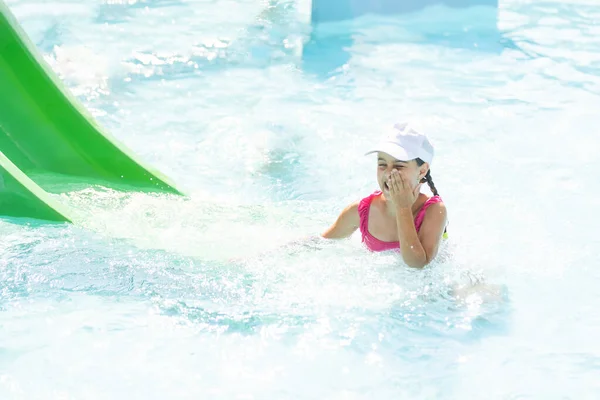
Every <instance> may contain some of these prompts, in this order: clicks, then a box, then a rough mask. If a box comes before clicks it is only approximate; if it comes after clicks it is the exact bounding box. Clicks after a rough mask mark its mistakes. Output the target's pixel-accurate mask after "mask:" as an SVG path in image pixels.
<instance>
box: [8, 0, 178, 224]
mask: <svg viewBox="0 0 600 400" xmlns="http://www.w3.org/2000/svg"><path fill="white" fill-rule="evenodd" d="M44 172H48V173H50V174H58V175H61V176H65V177H69V176H72V177H77V178H78V179H81V177H84V178H90V179H91V180H100V181H103V182H107V183H110V182H112V183H115V184H118V185H126V186H131V187H136V188H140V189H145V190H152V191H164V192H168V193H176V194H181V192H180V191H179V190H178V189H177V188H176V187H175V185H174V184H173V183H172V182H170V181H169V179H168V178H167V177H165V176H162V174H160V173H159V172H158V171H155V170H153V169H152V168H150V167H148V166H145V165H143V163H142V162H141V161H140V160H138V159H136V157H135V156H134V155H133V154H132V152H131V151H129V150H128V149H126V148H125V147H124V146H123V145H122V144H120V143H118V142H117V141H116V140H115V139H114V138H113V137H111V136H110V135H109V134H108V133H107V132H105V131H104V130H103V129H102V127H100V126H99V124H98V123H97V122H96V121H95V120H94V119H93V117H92V116H91V115H90V114H89V113H88V112H87V110H86V109H85V108H84V107H83V106H82V105H81V104H80V103H79V102H78V100H77V99H76V98H75V97H74V96H72V95H71V93H70V92H69V91H68V89H67V88H66V87H65V86H64V84H63V83H62V82H61V81H60V79H59V78H58V76H56V74H55V73H54V72H53V71H52V69H51V68H50V66H49V65H48V64H47V63H46V62H45V61H44V59H43V58H42V56H41V54H40V53H39V51H38V50H37V48H36V47H35V46H34V45H33V44H32V43H31V41H30V40H29V38H28V37H27V35H26V34H25V32H24V31H23V29H22V28H21V27H20V25H19V24H18V22H17V20H16V18H15V17H14V16H13V15H12V14H11V12H10V10H9V9H8V7H7V6H6V4H4V3H3V1H2V0H0V215H5V216H16V217H31V218H42V219H49V220H58V221H70V220H71V218H70V216H69V210H68V208H67V207H66V206H61V205H60V204H58V203H57V202H56V201H55V200H53V196H52V195H50V194H49V193H48V192H47V191H45V190H44V185H43V181H41V182H40V181H39V179H37V178H32V177H39V176H40V173H41V174H43V173H44ZM36 180H37V181H36Z"/></svg>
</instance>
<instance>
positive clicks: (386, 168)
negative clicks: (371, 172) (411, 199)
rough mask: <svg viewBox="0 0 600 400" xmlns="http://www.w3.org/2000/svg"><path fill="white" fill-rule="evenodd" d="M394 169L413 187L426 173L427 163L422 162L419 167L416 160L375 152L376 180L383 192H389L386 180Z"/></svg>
mask: <svg viewBox="0 0 600 400" xmlns="http://www.w3.org/2000/svg"><path fill="white" fill-rule="evenodd" d="M395 169H396V170H398V172H400V173H401V174H402V176H403V177H404V179H405V180H406V181H407V182H409V183H410V185H411V187H413V188H414V187H416V186H417V185H418V184H419V182H420V181H421V179H422V178H423V177H424V176H425V174H426V173H427V169H428V165H427V163H424V164H423V165H421V166H420V167H419V166H418V165H417V161H416V160H410V161H400V160H397V159H395V158H394V157H392V156H391V155H389V154H387V153H383V152H379V153H377V182H378V183H379V187H380V188H381V191H382V192H383V193H386V194H387V193H389V188H388V185H387V181H388V179H389V177H390V175H391V174H392V171H393V170H395Z"/></svg>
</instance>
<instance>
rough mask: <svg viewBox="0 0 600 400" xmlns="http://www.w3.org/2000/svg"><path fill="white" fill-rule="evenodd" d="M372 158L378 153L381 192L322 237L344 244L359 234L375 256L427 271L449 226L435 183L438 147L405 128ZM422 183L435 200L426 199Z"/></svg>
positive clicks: (344, 215) (357, 204)
mask: <svg viewBox="0 0 600 400" xmlns="http://www.w3.org/2000/svg"><path fill="white" fill-rule="evenodd" d="M372 153H377V182H378V184H379V188H380V190H377V191H375V192H374V193H372V194H370V195H369V196H367V197H365V198H363V199H362V200H359V201H356V202H354V203H352V204H350V205H348V206H347V207H346V208H345V209H344V210H343V211H342V212H341V214H340V215H339V216H338V218H337V220H336V221H335V222H334V223H333V225H331V226H330V227H329V228H328V229H327V230H326V231H325V232H323V233H322V234H321V236H322V237H323V238H326V239H341V238H346V237H349V236H350V235H352V234H353V233H354V232H355V231H356V230H357V229H360V232H361V235H362V241H363V243H364V244H365V245H366V246H367V247H368V248H369V249H370V250H371V251H386V250H395V251H399V252H400V253H401V255H402V258H403V260H404V262H405V263H406V264H407V265H409V266H410V267H414V268H423V267H424V266H426V265H427V264H429V263H430V262H431V261H432V260H433V259H434V258H435V257H436V255H437V253H438V249H439V245H440V242H441V240H442V237H443V236H444V234H445V229H446V224H447V212H446V207H445V205H444V203H443V202H442V199H441V197H440V196H439V194H438V192H437V189H436V188H435V186H434V184H433V180H432V179H431V172H430V167H431V163H432V161H433V153H434V151H433V146H432V144H431V143H430V142H429V140H428V139H427V137H426V136H425V135H424V134H422V133H419V132H417V131H416V130H415V129H414V128H413V127H412V126H411V125H410V124H408V123H401V124H396V125H395V126H394V129H393V130H392V132H390V134H389V135H387V137H386V138H384V140H383V141H382V142H381V143H379V145H377V146H375V147H374V148H373V149H372V150H371V151H369V152H368V153H367V154H372ZM423 183H427V185H428V186H429V188H430V189H431V192H432V193H433V196H432V197H428V196H427V195H426V194H424V193H421V185H422V184H423Z"/></svg>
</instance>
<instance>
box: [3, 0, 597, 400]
mask: <svg viewBox="0 0 600 400" xmlns="http://www.w3.org/2000/svg"><path fill="white" fill-rule="evenodd" d="M8 5H9V6H10V7H11V10H12V11H13V12H14V14H15V15H16V16H17V18H18V19H19V21H20V22H21V23H22V24H23V26H24V28H25V30H26V32H27V33H28V34H29V35H30V37H31V38H32V40H33V41H34V43H35V44H36V45H37V46H38V47H39V48H40V50H41V51H42V52H43V54H44V56H45V57H46V59H47V61H48V62H49V64H50V65H51V66H52V68H53V69H54V70H55V71H56V72H57V73H58V74H59V76H60V77H61V78H62V79H63V80H64V82H66V84H67V85H68V87H69V89H70V90H71V91H72V92H73V93H74V94H76V95H77V97H78V98H79V99H80V100H81V101H82V103H83V104H84V105H85V106H86V108H87V109H88V110H89V111H90V113H92V114H93V115H94V116H95V117H96V118H97V119H98V120H99V121H100V122H101V123H102V124H103V125H104V126H106V127H107V128H108V130H109V131H110V132H112V133H113V134H114V136H116V137H117V138H118V139H119V140H121V141H122V142H124V143H125V144H126V145H127V146H129V147H130V148H131V149H133V150H134V151H135V152H136V153H137V154H139V155H140V157H142V158H143V159H144V160H145V161H147V162H149V163H151V164H152V165H153V166H155V167H156V168H158V169H159V170H161V171H162V172H164V173H165V174H167V175H169V176H170V177H171V178H173V180H175V181H176V182H177V183H178V184H179V185H180V186H181V187H182V188H183V189H184V190H185V191H186V192H187V193H188V194H189V196H188V197H186V198H178V197H171V196H165V195H148V194H141V193H139V194H138V193H127V194H123V193H119V192H115V191H114V190H111V189H108V188H103V187H97V186H93V187H85V186H83V187H76V188H73V189H72V190H70V191H69V192H68V193H65V194H56V195H55V196H56V197H57V198H59V199H60V200H61V201H63V202H65V203H67V204H69V205H71V206H72V207H74V208H75V209H76V210H77V212H78V213H79V214H80V216H81V217H82V218H83V219H84V221H85V222H84V223H83V224H82V225H79V226H71V225H48V224H43V223H39V222H35V221H29V222H26V221H22V220H16V219H7V218H3V219H0V398H1V399H165V398H173V399H199V398H202V399H392V398H394V399H397V398H410V399H479V398H485V399H567V398H573V399H596V398H598V397H599V396H600V379H599V377H600V342H599V341H598V340H597V338H598V337H600V314H599V313H598V307H600V291H599V290H598V287H599V285H598V284H599V283H600V269H599V268H598V266H599V264H600V258H599V256H598V255H597V253H596V249H597V248H598V245H599V244H600V243H599V242H600V240H599V237H600V236H599V235H598V234H597V232H596V228H597V225H598V224H597V221H598V220H599V218H598V217H599V215H598V206H599V200H598V198H599V195H600V190H599V189H598V186H597V185H596V182H597V174H598V173H599V172H600V161H599V157H598V156H597V154H598V145H597V144H596V143H597V142H596V139H597V129H598V126H600V113H599V112H598V110H600V39H599V38H600V25H599V24H598V21H600V7H599V6H598V5H596V2H595V1H593V0H587V1H585V0H573V1H561V2H558V1H525V0H518V1H517V0H511V1H501V8H500V10H499V14H498V28H497V29H494V27H493V26H492V27H491V25H490V24H493V16H491V15H490V13H489V12H488V11H486V10H481V9H475V10H469V11H464V12H459V11H449V10H445V9H441V10H440V9H433V10H426V11H423V12H420V13H418V14H415V15H411V16H404V17H390V16H387V17H384V16H380V17H374V16H367V17H364V18H361V19H359V20H357V21H354V22H353V23H348V22H346V23H338V24H333V25H331V26H325V27H319V28H318V29H317V28H312V27H311V26H310V24H309V23H308V22H307V15H306V10H307V6H306V4H305V2H303V1H300V0H299V1H283V0H281V1H271V2H266V1H250V0H243V1H242V0H220V1H214V2H213V1H178V0H170V1H169V0H148V1H137V0H123V1H121V0H115V1H113V0H111V1H98V0H93V1H87V2H75V1H66V0H65V1H53V2H42V1H29V0H9V1H8ZM445 13H447V14H445ZM3 95H4V94H3ZM407 117H410V118H412V119H414V120H416V121H417V122H419V123H420V124H421V125H422V126H423V127H424V128H425V129H426V131H427V132H428V134H429V136H430V137H431V139H432V141H433V142H434V144H435V145H436V150H437V158H436V160H435V162H434V165H433V167H432V176H433V178H434V180H435V183H436V186H437V188H438V189H439V191H440V194H441V195H442V197H443V198H444V200H445V202H446V204H447V207H448V209H449V218H450V226H449V231H450V239H449V240H448V241H447V242H446V243H445V245H444V248H443V249H442V252H441V255H440V258H439V259H438V260H437V261H436V262H435V263H434V264H433V265H432V266H431V267H430V268H427V269H426V270H424V271H416V270H411V269H408V268H406V267H404V266H403V265H402V264H401V262H400V261H399V260H398V259H397V258H395V256H391V255H387V254H383V255H382V254H370V253H368V252H367V251H366V250H365V249H364V248H362V247H361V245H360V242H359V238H358V237H353V238H352V239H350V240H347V241H342V242H336V243H329V242H327V243H322V242H314V243H311V244H309V245H306V246H297V245H292V246H291V247H289V246H288V247H281V246H282V245H284V244H286V243H289V242H290V241H293V240H295V239H297V238H300V237H305V236H309V235H314V234H317V233H319V232H321V231H322V230H323V229H324V228H325V227H327V226H328V225H329V224H330V223H332V222H333V220H334V219H335V217H336V216H337V214H338V213H339V211H340V210H341V209H342V208H343V207H344V206H345V205H346V204H347V203H348V202H350V201H353V200H355V199H357V198H359V197H362V196H365V195H367V194H369V193H370V192H371V191H372V190H374V189H375V188H376V183H375V163H374V160H373V159H372V158H369V157H363V155H362V154H363V152H364V149H365V148H366V146H368V145H369V143H370V142H371V140H373V139H374V138H377V137H378V132H379V131H380V129H381V128H382V127H385V126H389V125H390V124H392V123H393V122H395V121H397V120H400V119H404V118H407ZM461 296H462V297H461Z"/></svg>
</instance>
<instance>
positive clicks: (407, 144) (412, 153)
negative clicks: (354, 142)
mask: <svg viewBox="0 0 600 400" xmlns="http://www.w3.org/2000/svg"><path fill="white" fill-rule="evenodd" d="M377 152H383V153H387V154H389V155H390V156H392V157H394V158H396V159H397V160H400V161H410V160H414V159H415V158H420V159H421V160H423V161H425V162H426V163H429V165H431V162H432V161H433V145H432V144H431V142H430V141H429V139H427V136H425V135H424V134H422V133H419V132H417V131H416V130H415V129H414V128H413V127H412V126H411V125H410V124H409V123H407V122H403V123H397V124H395V125H394V129H392V131H391V132H389V133H388V134H387V135H386V136H385V137H384V138H383V140H382V141H381V142H379V144H378V145H376V146H375V147H373V148H372V150H369V152H367V153H366V154H365V155H367V154H372V153H377Z"/></svg>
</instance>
